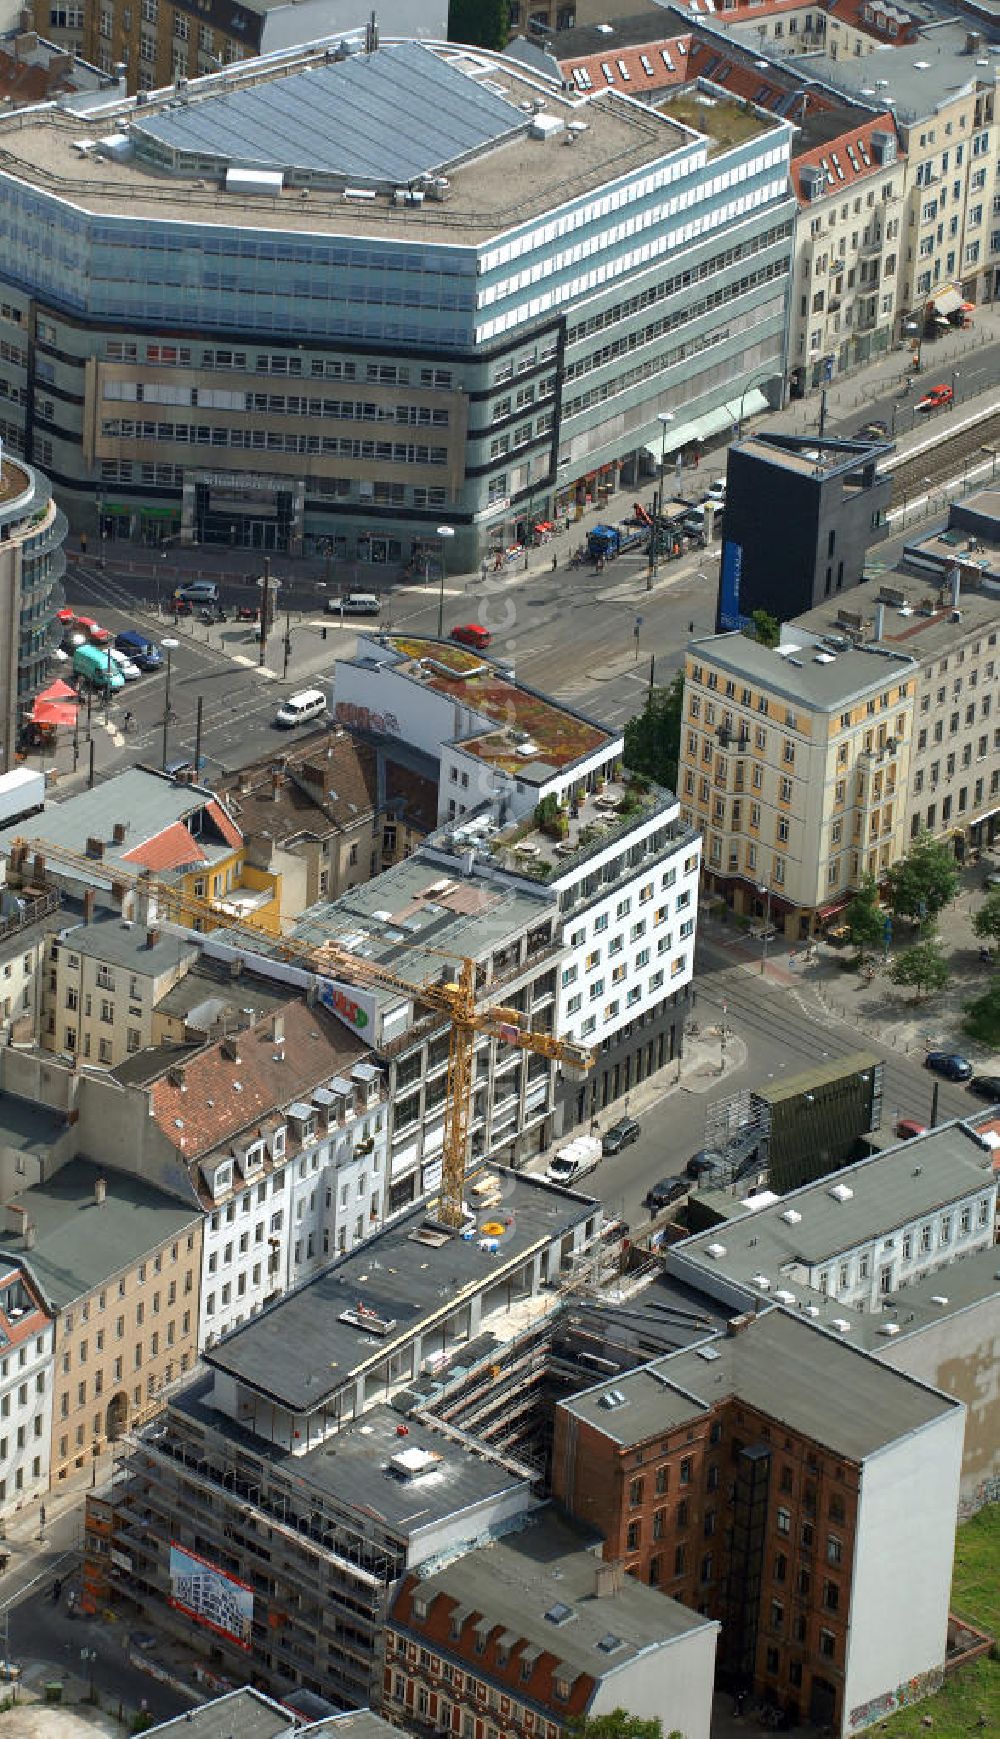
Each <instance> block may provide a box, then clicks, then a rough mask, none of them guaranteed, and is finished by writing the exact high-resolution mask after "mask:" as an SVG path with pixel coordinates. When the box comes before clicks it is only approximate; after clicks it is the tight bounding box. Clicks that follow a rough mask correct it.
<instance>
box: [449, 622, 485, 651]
mask: <svg viewBox="0 0 1000 1739" xmlns="http://www.w3.org/2000/svg"><path fill="white" fill-rule="evenodd" d="M451 638H452V640H457V642H458V644H459V646H474V647H475V648H476V650H477V651H478V652H485V651H486V648H487V646H488V645H489V644H490V641H491V640H492V639H493V636H492V634H491V633H490V631H489V629H488V628H482V627H481V626H480V624H479V623H478V622H464V623H463V624H462V626H461V627H460V628H453V629H452V631H451Z"/></svg>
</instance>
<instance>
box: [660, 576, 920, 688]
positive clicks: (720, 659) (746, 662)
mask: <svg viewBox="0 0 1000 1739" xmlns="http://www.w3.org/2000/svg"><path fill="white" fill-rule="evenodd" d="M849 596H850V598H851V599H853V598H855V597H856V596H857V594H856V593H855V592H852V593H850V594H849ZM801 623H802V619H801V618H800V617H797V618H796V620H795V621H794V622H792V623H789V624H788V625H786V628H785V629H784V633H785V634H786V635H787V636H788V644H787V645H786V646H785V647H784V648H783V649H782V650H781V651H779V650H778V648H777V647H769V646H765V645H764V644H763V642H762V641H759V640H750V639H749V638H748V637H747V635H745V634H740V633H738V632H736V631H735V630H734V631H733V632H731V633H726V634H710V635H706V636H705V638H704V639H703V640H690V641H689V642H688V652H689V655H690V656H691V658H692V659H694V660H695V661H696V662H697V660H698V659H699V658H704V659H705V660H706V661H707V662H709V663H711V664H712V665H716V666H718V667H719V669H721V670H728V671H731V672H732V674H733V675H734V676H736V677H740V678H742V679H743V680H744V681H747V682H755V683H757V684H758V685H759V686H760V687H762V688H765V689H767V690H768V692H769V693H771V694H778V695H782V696H783V697H784V698H785V699H787V700H794V701H797V702H799V704H801V705H805V706H808V707H810V708H811V709H812V710H813V711H814V712H821V713H822V712H826V713H834V712H839V711H840V709H841V707H842V706H843V705H844V703H845V701H849V700H855V699H857V698H858V697H859V696H863V695H868V694H872V693H877V692H878V691H879V690H880V689H883V688H885V686H886V684H891V683H895V682H898V681H899V680H900V678H901V677H904V676H906V675H908V674H910V673H911V670H912V655H909V656H904V654H903V650H902V648H900V649H899V651H898V652H893V653H882V652H879V651H877V650H870V649H866V648H864V647H861V646H849V647H845V648H844V650H843V651H840V652H838V653H837V654H836V655H835V656H834V655H833V654H832V653H830V652H828V651H827V649H826V648H825V647H818V646H816V645H815V644H814V643H813V641H812V640H811V639H808V638H803V640H802V641H801V642H799V641H796V640H795V630H796V629H797V628H800V627H801ZM817 653H823V654H824V656H823V657H821V658H817Z"/></svg>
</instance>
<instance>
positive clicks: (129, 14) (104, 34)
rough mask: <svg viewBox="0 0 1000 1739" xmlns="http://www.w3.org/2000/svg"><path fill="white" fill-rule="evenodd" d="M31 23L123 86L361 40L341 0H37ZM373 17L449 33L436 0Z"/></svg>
mask: <svg viewBox="0 0 1000 1739" xmlns="http://www.w3.org/2000/svg"><path fill="white" fill-rule="evenodd" d="M34 22H35V27H36V29H38V30H44V31H47V32H48V33H50V34H51V35H52V37H53V39H54V40H55V41H56V42H57V43H58V44H59V45H60V46H61V47H63V48H64V49H68V50H70V51H71V52H72V53H74V54H84V55H86V57H87V59H88V60H90V61H92V62H93V63H94V66H95V67H97V68H99V69H100V71H101V72H102V73H103V74H105V75H110V74H112V73H113V74H115V75H116V77H117V78H120V79H121V81H122V84H123V86H127V88H128V90H129V91H151V90H155V89H161V88H162V87H163V86H164V85H171V84H175V83H176V81H177V80H178V79H183V80H187V79H188V78H200V77H202V76H204V75H205V74H217V73H219V72H220V71H221V69H223V68H229V67H232V66H236V65H238V64H239V62H240V61H243V60H253V59H255V58H256V57H257V56H259V55H272V54H276V53H280V52H281V50H283V49H288V48H292V47H294V46H295V44H296V43H305V42H311V41H315V40H316V39H317V38H325V37H332V36H337V37H338V38H339V39H341V40H343V39H344V38H345V36H346V39H347V41H348V42H350V44H351V52H354V53H357V52H358V51H359V50H360V48H361V47H362V46H363V44H364V40H365V33H364V29H363V28H361V29H360V30H359V28H358V27H359V25H360V26H363V24H364V20H363V18H362V17H361V16H360V14H359V13H358V10H357V7H355V6H352V5H351V4H349V3H348V0H245V3H241V4H240V5H239V6H235V5H228V6H227V5H222V6H214V7H212V8H210V9H206V8H205V7H203V6H197V5H195V4H194V3H193V0H141V4H139V5H133V6H129V5H125V4H123V3H122V0H102V4H101V5H100V6H99V7H96V6H82V5H73V4H69V5H67V4H59V3H58V0H56V3H55V4H53V3H52V0H36V4H35V6H34ZM379 22H380V24H381V26H382V28H383V29H385V30H390V31H392V30H396V29H399V30H405V32H406V34H407V36H417V37H431V38H435V39H437V40H439V41H440V40H443V39H444V38H445V37H446V36H447V34H448V10H447V7H446V6H443V5H441V4H440V3H439V0H418V3H417V4H415V5H414V4H411V5H408V6H407V7H406V8H405V12H404V9H403V8H402V7H397V6H395V5H394V4H393V0H389V5H388V6H387V7H386V8H385V9H384V10H383V11H382V12H380V13H379ZM40 94H41V93H40Z"/></svg>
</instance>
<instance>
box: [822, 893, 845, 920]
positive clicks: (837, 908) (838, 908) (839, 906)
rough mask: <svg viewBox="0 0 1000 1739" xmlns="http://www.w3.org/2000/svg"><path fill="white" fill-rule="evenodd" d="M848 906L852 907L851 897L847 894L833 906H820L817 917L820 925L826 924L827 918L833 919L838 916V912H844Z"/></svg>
mask: <svg viewBox="0 0 1000 1739" xmlns="http://www.w3.org/2000/svg"><path fill="white" fill-rule="evenodd" d="M848 905H850V895H849V894H845V895H844V897H843V899H842V900H834V901H833V904H832V905H829V906H820V908H819V910H818V912H817V913H816V916H817V918H818V919H819V921H820V923H821V924H823V923H825V922H826V920H827V918H832V917H834V916H835V915H836V914H837V912H842V911H844V909H845V907H847V906H848Z"/></svg>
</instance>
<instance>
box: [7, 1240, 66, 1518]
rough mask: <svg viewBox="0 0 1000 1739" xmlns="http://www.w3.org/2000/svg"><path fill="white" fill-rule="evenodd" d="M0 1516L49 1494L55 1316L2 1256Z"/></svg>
mask: <svg viewBox="0 0 1000 1739" xmlns="http://www.w3.org/2000/svg"><path fill="white" fill-rule="evenodd" d="M0 1333H2V1337H3V1338H2V1341H0V1421H2V1423H0V1516H9V1515H12V1514H14V1512H15V1511H16V1510H19V1509H20V1508H21V1507H22V1505H24V1504H27V1503H31V1502H32V1501H33V1500H34V1501H37V1500H38V1499H39V1498H43V1497H44V1496H45V1493H46V1492H47V1491H48V1489H49V1452H50V1448H51V1442H52V1391H53V1387H54V1380H53V1371H54V1368H55V1312H54V1310H53V1309H52V1308H51V1307H50V1306H47V1305H46V1303H45V1299H44V1297H43V1295H42V1292H41V1289H40V1287H39V1286H38V1284H37V1282H36V1281H35V1279H34V1277H33V1275H32V1274H31V1273H30V1271H29V1270H28V1269H27V1268H26V1267H25V1266H24V1264H23V1263H22V1262H20V1261H18V1260H17V1258H16V1257H13V1256H3V1257H0Z"/></svg>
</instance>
